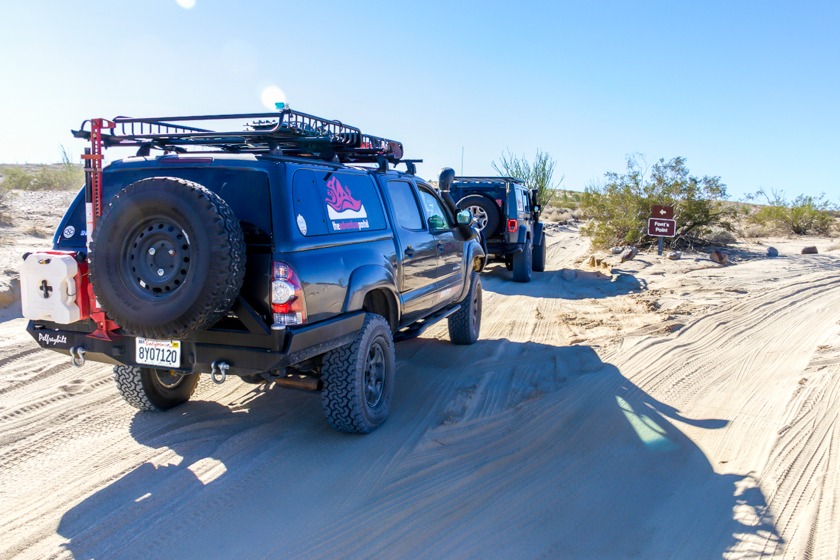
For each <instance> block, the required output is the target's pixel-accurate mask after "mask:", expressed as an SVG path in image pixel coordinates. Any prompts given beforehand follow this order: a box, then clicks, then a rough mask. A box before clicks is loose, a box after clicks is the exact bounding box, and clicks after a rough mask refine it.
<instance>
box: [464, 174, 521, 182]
mask: <svg viewBox="0 0 840 560" xmlns="http://www.w3.org/2000/svg"><path fill="white" fill-rule="evenodd" d="M454 180H455V181H459V182H461V183H498V182H499V181H508V182H512V183H524V182H525V181H523V180H522V179H517V178H516V177H489V176H474V177H471V176H466V175H465V176H457V177H455V179H454Z"/></svg>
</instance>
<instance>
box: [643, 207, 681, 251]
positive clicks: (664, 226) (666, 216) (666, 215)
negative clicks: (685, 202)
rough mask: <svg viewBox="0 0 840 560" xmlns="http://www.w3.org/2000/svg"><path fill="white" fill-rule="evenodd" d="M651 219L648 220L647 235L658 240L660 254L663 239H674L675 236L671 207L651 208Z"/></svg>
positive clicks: (675, 225) (674, 223)
mask: <svg viewBox="0 0 840 560" xmlns="http://www.w3.org/2000/svg"><path fill="white" fill-rule="evenodd" d="M650 215H651V217H650V218H649V219H648V231H647V234H648V235H649V236H651V237H658V238H659V251H658V252H659V254H660V255H661V254H662V246H663V245H664V238H665V237H674V236H675V235H676V234H677V221H676V220H674V207H673V206H653V207H652V208H651V209H650Z"/></svg>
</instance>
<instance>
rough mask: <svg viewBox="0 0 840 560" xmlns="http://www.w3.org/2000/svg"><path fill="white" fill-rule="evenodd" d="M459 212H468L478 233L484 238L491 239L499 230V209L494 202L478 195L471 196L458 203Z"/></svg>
mask: <svg viewBox="0 0 840 560" xmlns="http://www.w3.org/2000/svg"><path fill="white" fill-rule="evenodd" d="M458 209H459V210H469V211H470V214H472V215H473V218H475V222H476V223H475V225H476V228H478V231H479V232H481V233H482V234H484V236H485V237H492V236H493V235H494V234H495V233H496V232H497V231H498V230H499V221H500V216H499V207H498V206H497V205H496V203H495V202H493V201H492V200H490V199H489V198H487V197H486V196H482V195H480V194H471V195H469V196H465V197H464V198H462V199H461V200H459V201H458Z"/></svg>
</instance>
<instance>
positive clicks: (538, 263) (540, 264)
mask: <svg viewBox="0 0 840 560" xmlns="http://www.w3.org/2000/svg"><path fill="white" fill-rule="evenodd" d="M533 259H534V262H533V269H534V272H543V271H544V270H545V234H542V235H541V236H540V243H539V244H538V245H534V254H533Z"/></svg>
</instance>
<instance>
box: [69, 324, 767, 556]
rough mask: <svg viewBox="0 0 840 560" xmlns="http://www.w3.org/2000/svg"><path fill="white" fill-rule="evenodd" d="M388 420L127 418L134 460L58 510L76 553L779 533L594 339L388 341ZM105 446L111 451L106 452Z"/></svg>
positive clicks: (498, 544)
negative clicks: (374, 424) (392, 361)
mask: <svg viewBox="0 0 840 560" xmlns="http://www.w3.org/2000/svg"><path fill="white" fill-rule="evenodd" d="M397 353H398V356H399V358H398V360H397V374H398V375H397V386H396V391H395V396H394V403H393V409H392V413H391V417H390V419H389V420H388V421H387V422H386V423H385V424H384V425H383V426H381V427H380V428H379V429H378V430H376V431H375V432H374V433H372V434H370V435H367V436H351V435H346V434H339V433H336V432H333V431H332V430H331V429H329V428H328V427H327V426H326V423H325V421H324V420H323V417H322V416H321V414H320V403H319V400H318V395H317V394H308V393H295V392H291V391H288V390H282V389H276V388H270V389H267V388H265V387H257V388H254V389H253V390H250V391H248V390H246V389H245V388H243V391H242V393H241V395H240V397H239V398H237V400H236V401H235V402H233V403H231V404H230V405H229V406H224V405H222V404H217V403H211V402H201V401H196V402H191V403H187V404H186V405H184V406H182V407H179V408H177V409H175V410H173V411H170V412H168V413H165V414H143V413H139V414H137V415H136V417H135V419H134V422H133V424H132V427H131V435H132V437H134V439H135V440H137V442H138V443H141V444H143V445H144V446H148V447H150V448H153V449H163V450H166V449H169V450H171V451H173V452H174V453H177V455H178V456H180V458H181V459H180V461H177V464H176V462H174V461H173V462H170V463H169V464H166V465H163V466H161V465H157V466H155V465H154V464H152V463H151V462H144V463H142V464H140V465H139V466H138V467H137V468H135V469H134V470H132V471H131V472H129V473H127V474H126V475H124V476H123V477H121V478H119V479H118V480H115V481H114V482H112V483H111V484H109V485H108V486H107V487H105V488H103V489H102V490H100V491H99V492H97V493H96V494H94V495H92V496H90V497H89V498H87V499H86V500H84V501H83V502H81V503H80V504H78V505H77V506H75V507H73V508H72V509H70V510H69V511H67V512H66V513H65V514H64V516H63V518H62V520H61V522H60V525H59V527H58V533H59V534H60V535H62V536H63V537H65V538H66V539H68V540H69V542H67V543H66V545H65V546H66V548H67V549H68V550H69V551H70V552H72V554H73V555H74V556H75V557H77V558H79V557H97V558H99V557H103V558H105V557H120V558H123V557H144V558H145V557H167V558H177V557H200V556H202V557H203V556H210V557H229V558H234V557H236V558H252V557H259V558H262V557H269V558H303V557H306V558H334V557H343V558H371V557H380V558H389V557H403V558H408V557H411V558H444V557H495V558H536V557H548V558H558V557H572V558H593V557H597V558H625V557H635V558H712V557H720V556H721V555H723V554H725V553H727V552H728V551H733V550H734V549H736V547H737V549H738V550H739V551H742V552H743V551H744V548H745V547H746V548H747V550H756V547H757V548H758V549H759V550H761V549H766V548H769V549H770V550H772V549H773V548H774V547H781V546H783V542H782V539H781V537H780V535H779V534H778V532H777V530H776V528H775V526H774V523H773V520H772V518H771V517H770V515H769V512H768V508H767V504H766V501H765V498H764V496H763V494H762V492H761V490H760V489H759V487H758V485H757V484H756V483H755V481H754V480H753V478H752V477H751V475H750V474H748V473H747V474H718V473H717V472H715V469H714V467H713V465H711V464H710V463H709V459H708V458H707V457H706V456H705V454H704V453H703V452H702V450H701V449H700V448H699V447H698V446H697V445H696V444H695V443H694V442H693V441H692V440H691V439H690V438H689V437H687V436H686V435H685V434H684V433H683V432H682V431H680V429H679V426H680V425H683V424H685V425H690V426H693V427H694V428H693V429H706V430H715V429H724V428H725V426H726V425H727V421H726V420H725V419H714V418H711V419H709V418H699V419H698V418H694V419H691V418H686V417H684V416H682V415H681V414H680V412H679V411H678V410H676V409H674V408H673V407H671V406H669V405H668V404H667V403H663V402H660V401H658V400H656V399H655V398H653V397H652V396H651V395H649V394H647V393H645V392H644V391H643V390H641V389H640V388H639V387H637V386H635V385H634V384H633V383H631V382H630V381H629V380H628V379H627V378H626V377H625V376H624V375H622V373H621V372H620V371H619V370H618V369H617V368H616V367H615V366H613V365H611V364H608V363H603V362H602V361H601V360H600V359H599V357H598V355H597V354H596V353H595V351H594V350H593V349H592V348H590V347H587V346H571V347H554V346H548V345H543V344H537V343H516V342H511V341H509V340H506V339H499V340H481V341H479V342H478V343H476V344H475V345H472V346H468V347H456V346H453V345H451V344H449V343H447V342H442V341H438V340H432V339H417V340H412V341H407V342H404V343H400V344H398V345H397ZM102 453H103V455H104V456H107V453H108V450H103V451H102Z"/></svg>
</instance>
